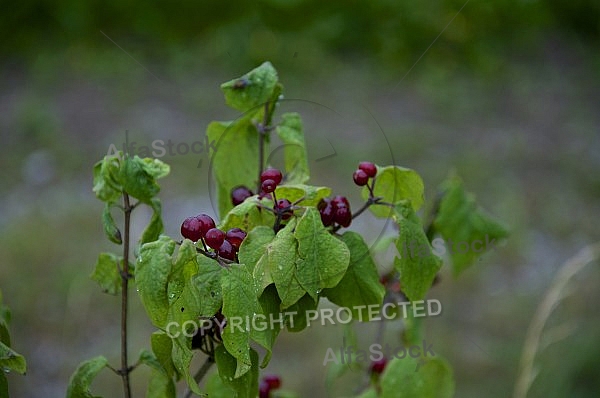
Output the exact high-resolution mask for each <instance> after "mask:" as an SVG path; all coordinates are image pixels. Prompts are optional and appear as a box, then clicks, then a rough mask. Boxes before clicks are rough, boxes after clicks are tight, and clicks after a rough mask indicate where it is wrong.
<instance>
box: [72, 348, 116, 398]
mask: <svg viewBox="0 0 600 398" xmlns="http://www.w3.org/2000/svg"><path fill="white" fill-rule="evenodd" d="M107 364H108V360H107V359H106V358H105V357H103V356H99V357H95V358H92V359H88V360H87V361H85V362H82V363H81V364H80V365H79V367H78V368H77V370H75V373H73V375H72V376H71V380H70V381H69V387H68V388H67V398H95V397H94V396H93V395H92V393H91V392H90V385H91V384H92V381H94V378H95V377H96V375H97V374H98V373H99V372H100V371H101V370H102V369H104V367H106V365H107Z"/></svg>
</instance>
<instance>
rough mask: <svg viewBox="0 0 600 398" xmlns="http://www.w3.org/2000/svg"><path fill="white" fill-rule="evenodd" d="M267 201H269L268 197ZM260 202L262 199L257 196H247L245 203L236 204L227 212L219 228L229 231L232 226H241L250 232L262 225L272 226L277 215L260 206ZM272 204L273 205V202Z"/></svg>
mask: <svg viewBox="0 0 600 398" xmlns="http://www.w3.org/2000/svg"><path fill="white" fill-rule="evenodd" d="M265 202H267V200H266V199H265ZM267 203H268V202H267ZM267 203H265V204H267ZM259 204H260V201H259V200H258V199H257V197H256V196H254V197H252V198H247V199H246V200H245V201H244V202H243V203H240V204H239V205H237V206H235V207H234V208H233V209H231V210H230V211H229V212H228V213H227V215H226V216H225V218H224V219H223V221H222V222H221V224H220V225H219V228H220V229H221V230H222V231H227V230H229V229H231V228H241V229H242V230H244V231H246V232H249V231H252V230H253V229H254V228H255V227H257V226H260V225H264V226H266V225H271V226H272V225H273V223H274V222H275V216H274V215H273V213H271V212H270V211H267V210H265V209H261V208H259ZM267 205H268V204H267ZM271 206H273V204H272V202H271Z"/></svg>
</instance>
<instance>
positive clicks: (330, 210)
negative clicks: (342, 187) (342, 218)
mask: <svg viewBox="0 0 600 398" xmlns="http://www.w3.org/2000/svg"><path fill="white" fill-rule="evenodd" d="M317 208H318V209H319V213H320V214H321V221H322V222H323V225H324V226H326V227H328V226H330V225H331V224H333V218H334V216H335V208H334V205H333V204H332V203H331V200H329V199H323V200H321V201H320V202H319V205H318V206H317Z"/></svg>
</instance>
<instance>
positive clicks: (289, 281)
mask: <svg viewBox="0 0 600 398" xmlns="http://www.w3.org/2000/svg"><path fill="white" fill-rule="evenodd" d="M295 225H296V220H295V219H292V220H291V221H290V222H289V223H288V224H287V225H286V226H285V227H284V228H283V229H282V230H281V231H279V232H278V233H277V235H276V236H275V239H273V241H272V242H271V243H269V244H268V245H267V250H266V252H265V254H264V255H263V257H262V258H261V259H260V261H259V262H258V264H257V265H256V268H255V269H254V274H255V277H256V276H258V278H257V280H259V281H261V282H262V286H261V288H263V289H264V288H265V287H266V286H268V285H269V284H270V283H271V282H269V280H271V281H272V282H273V283H275V287H276V288H277V294H279V298H280V299H281V308H282V309H285V308H287V307H289V306H290V305H292V304H294V303H295V302H296V301H298V300H300V298H301V297H302V296H304V293H305V290H304V288H303V287H302V285H300V282H299V281H298V278H297V276H296V261H297V259H298V241H297V240H296V237H295V236H294V234H293V230H294V227H295ZM263 272H264V273H265V274H264V275H263V274H262V273H263ZM267 282H268V283H267ZM265 283H266V285H265Z"/></svg>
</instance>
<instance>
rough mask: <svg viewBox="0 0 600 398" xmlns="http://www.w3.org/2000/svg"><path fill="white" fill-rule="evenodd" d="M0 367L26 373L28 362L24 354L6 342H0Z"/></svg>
mask: <svg viewBox="0 0 600 398" xmlns="http://www.w3.org/2000/svg"><path fill="white" fill-rule="evenodd" d="M0 369H1V370H3V371H15V372H17V373H20V374H25V372H26V371H27V363H26V362H25V358H24V357H23V355H21V354H19V353H18V352H16V351H15V350H13V349H12V348H10V347H9V346H7V345H5V344H4V343H0Z"/></svg>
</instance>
